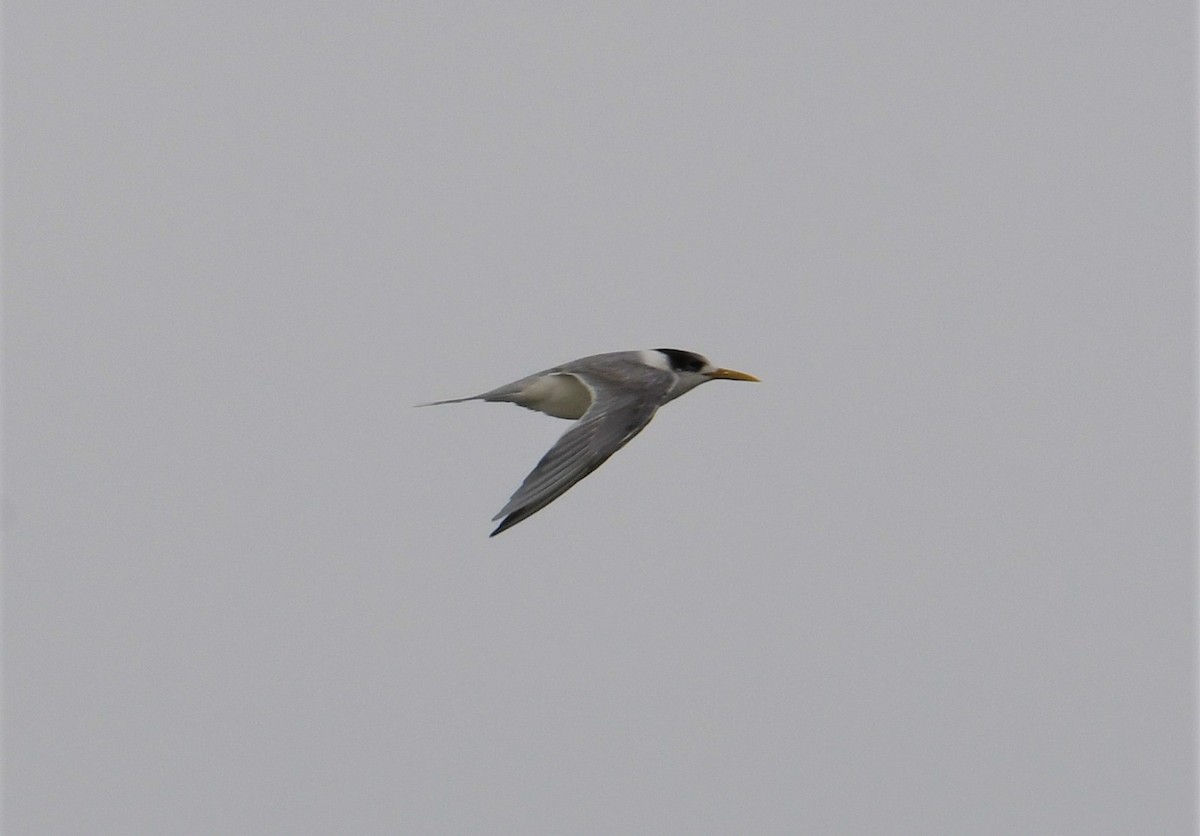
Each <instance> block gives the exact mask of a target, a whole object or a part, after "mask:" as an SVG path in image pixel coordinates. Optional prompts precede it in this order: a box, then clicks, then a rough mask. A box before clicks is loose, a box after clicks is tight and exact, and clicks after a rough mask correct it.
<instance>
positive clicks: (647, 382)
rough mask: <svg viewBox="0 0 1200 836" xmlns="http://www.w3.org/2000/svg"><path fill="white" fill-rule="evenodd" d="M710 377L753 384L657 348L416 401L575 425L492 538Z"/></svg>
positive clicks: (516, 497)
mask: <svg viewBox="0 0 1200 836" xmlns="http://www.w3.org/2000/svg"><path fill="white" fill-rule="evenodd" d="M710 380H749V381H754V382H758V378H757V377H754V376H753V375H749V374H746V373H745V372H735V371H733V370H731V369H720V368H717V367H716V366H714V365H713V364H712V363H710V362H709V361H708V359H707V358H705V357H702V356H701V355H699V354H694V353H692V352H690V351H681V350H679V349H677V348H655V349H648V350H645V351H615V352H612V353H610V354H594V355H592V356H591V357H581V358H580V359H578V360H572V361H571V362H569V363H563V364H562V365H561V366H555V367H554V368H551V369H546V370H545V371H541V372H538V373H537V374H531V375H529V377H523V378H521V379H520V380H515V381H513V382H512V383H508V384H505V385H504V386H501V387H499V388H496V389H493V390H491V391H490V392H484V393H483V394H482V395H472V396H471V397H469V398H453V399H451V400H447V401H434V402H433V403H427V404H419V406H437V405H438V404H446V403H463V402H464V401H491V402H499V403H515V404H516V405H517V406H523V407H525V408H526V409H534V410H537V411H538V412H544V413H546V414H547V415H553V416H554V417H555V418H567V419H569V420H573V421H575V422H576V423H575V425H574V426H572V427H571V428H570V429H569V430H567V431H566V432H565V433H563V435H562V437H561V438H559V440H558V441H557V442H555V444H554V446H553V447H551V448H550V450H549V452H547V453H546V455H544V456H542V460H541V461H540V462H538V463H537V467H535V468H534V469H533V471H532V472H531V473H530V474H529V475H528V476H526V477H525V481H524V482H522V483H521V487H519V488H517V492H516V493H514V494H513V495H512V498H511V499H509V500H508V504H507V505H505V506H504V507H503V508H501V509H500V513H498V514H496V516H494V517H492V520H493V521H494V520H499V519H500V518H501V517H503V518H504V519H503V521H502V522H501V523H500V525H498V526H497V527H496V530H495V531H493V532H492V533H491V534H490V535H489V536H490V537H495V536H496V535H497V534H499V533H500V532H501V531H504V530H506V529H509V528H512V527H513V526H514V525H516V524H517V523H519V522H521V520H524V519H527V518H529V517H531V516H533V515H534V514H536V513H537V512H538V511H540V510H542V509H543V508H545V507H546V506H547V505H549V504H550V503H551V502H553V501H554V500H556V499H558V498H559V497H560V496H562V495H563V494H564V493H566V492H567V490H568V489H570V488H571V486H573V485H574V484H575V483H576V482H578V481H579V480H580V479H582V478H583V477H585V476H587V475H588V474H589V473H591V472H592V471H593V470H595V469H596V468H598V467H599V466H600V465H602V464H604V462H605V461H607V459H608V457H609V456H611V455H612V454H613V453H615V452H617V451H618V450H620V449H621V448H622V447H624V446H625V444H626V443H628V442H629V440H630V439H631V438H633V437H634V436H635V435H637V434H638V433H640V432H641V431H642V430H643V429H645V427H646V425H647V424H649V423H650V419H651V418H653V417H654V413H655V412H656V411H658V408H659V407H660V406H662V405H663V404H665V403H667V402H668V401H673V400H675V398H678V397H679V396H680V395H682V394H684V393H685V392H690V391H691V390H692V389H695V388H696V387H697V386H699V385H700V384H701V383H707V382H708V381H710Z"/></svg>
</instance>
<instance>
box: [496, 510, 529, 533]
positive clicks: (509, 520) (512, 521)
mask: <svg viewBox="0 0 1200 836" xmlns="http://www.w3.org/2000/svg"><path fill="white" fill-rule="evenodd" d="M519 513H520V512H519V511H513V512H512V513H511V514H509V515H508V516H507V517H505V518H504V522H502V523H500V525H498V526H496V530H495V531H493V532H492V533H491V534H489V535H488V537H495V536H496V535H497V534H499V533H500V532H501V531H507V530H508V529H510V528H512V527H513V526H514V525H516V524H517V523H519V522H520V521H521V520H523V519H525V518H524V517H519V516H517V514H519Z"/></svg>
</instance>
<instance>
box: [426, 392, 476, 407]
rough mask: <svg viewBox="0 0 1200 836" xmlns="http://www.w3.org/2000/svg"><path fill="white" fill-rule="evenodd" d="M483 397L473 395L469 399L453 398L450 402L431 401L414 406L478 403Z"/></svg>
mask: <svg viewBox="0 0 1200 836" xmlns="http://www.w3.org/2000/svg"><path fill="white" fill-rule="evenodd" d="M481 397H482V396H481V395H471V397H469V398H451V399H450V400H448V401H430V402H429V403H419V404H414V406H441V405H442V404H444V403H465V402H466V401H477V400H479V399H480V398H481Z"/></svg>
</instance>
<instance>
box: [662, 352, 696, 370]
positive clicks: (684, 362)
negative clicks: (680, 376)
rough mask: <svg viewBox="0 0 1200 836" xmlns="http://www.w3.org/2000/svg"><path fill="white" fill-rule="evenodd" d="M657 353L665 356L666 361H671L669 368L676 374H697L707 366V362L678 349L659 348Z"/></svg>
mask: <svg viewBox="0 0 1200 836" xmlns="http://www.w3.org/2000/svg"><path fill="white" fill-rule="evenodd" d="M658 351H661V352H662V353H663V354H665V355H667V359H668V360H670V361H671V368H672V369H674V370H675V371H677V372H698V371H700V370H701V369H703V368H704V367H705V366H707V365H708V361H707V360H705V359H704V358H703V357H701V356H700V355H699V354H696V353H694V352H691V351H682V350H680V349H678V348H660V349H658Z"/></svg>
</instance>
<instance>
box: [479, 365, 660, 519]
mask: <svg viewBox="0 0 1200 836" xmlns="http://www.w3.org/2000/svg"><path fill="white" fill-rule="evenodd" d="M575 374H576V376H578V377H580V378H581V379H583V380H584V383H585V384H586V385H587V386H588V387H590V388H591V389H592V391H593V392H594V393H595V398H594V400H593V402H592V406H591V408H590V409H589V410H588V411H587V412H585V413H584V414H583V417H582V418H580V419H579V421H578V422H576V423H575V425H574V426H572V427H571V429H569V430H567V431H566V432H565V433H563V435H562V437H561V438H559V440H558V441H557V442H555V444H554V446H553V447H551V448H550V450H549V452H547V453H546V455H545V456H543V457H542V460H541V461H540V462H538V463H537V467H535V468H534V469H533V471H532V472H531V473H530V474H529V475H528V476H526V477H525V481H524V482H522V483H521V487H519V488H517V492H516V493H514V494H513V495H512V498H511V499H510V500H509V501H508V504H507V505H505V506H504V508H502V509H501V510H500V513H498V514H497V515H496V516H494V517H493V518H492V519H494V520H498V519H500V518H501V517H504V521H503V522H502V523H500V525H499V526H497V527H496V530H495V531H493V532H492V533H491V535H490V536H492V537H495V536H496V535H497V534H499V533H500V532H501V531H504V530H505V529H508V528H512V527H513V526H514V525H516V524H517V523H519V522H521V520H524V519H526V518H527V517H530V516H532V515H533V514H536V513H537V512H538V511H540V510H542V509H543V508H545V507H546V506H547V505H549V504H550V503H551V502H553V501H554V500H556V499H558V498H559V497H560V496H562V495H563V494H564V493H566V492H567V490H568V489H570V488H571V487H572V486H573V485H574V484H575V483H576V482H578V481H579V480H580V479H582V478H583V477H585V476H587V475H588V474H589V473H591V472H592V471H593V470H595V469H596V468H598V467H599V466H600V465H602V464H604V462H605V461H607V460H608V457H609V456H611V455H612V454H613V453H615V452H617V451H618V450H620V449H621V448H622V447H624V446H625V444H626V443H627V442H628V441H629V440H630V439H631V438H633V437H634V436H635V435H637V434H638V433H640V432H641V431H642V430H643V429H645V427H646V425H647V424H649V423H650V419H651V418H653V417H654V413H655V411H656V410H657V409H658V407H659V405H660V404H661V403H662V396H663V395H664V394H665V393H666V390H667V388H668V387H669V386H670V378H669V377H668V376H666V375H661V376H660V375H657V374H656V375H653V376H652V377H651V376H647V377H646V378H644V379H643V380H641V381H639V385H638V386H636V387H635V388H634V389H632V390H631V389H630V388H629V387H628V385H625V386H615V385H614V384H613V383H612V382H610V381H609V380H607V379H597V378H593V377H591V376H586V375H583V374H579V373H578V372H575Z"/></svg>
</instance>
